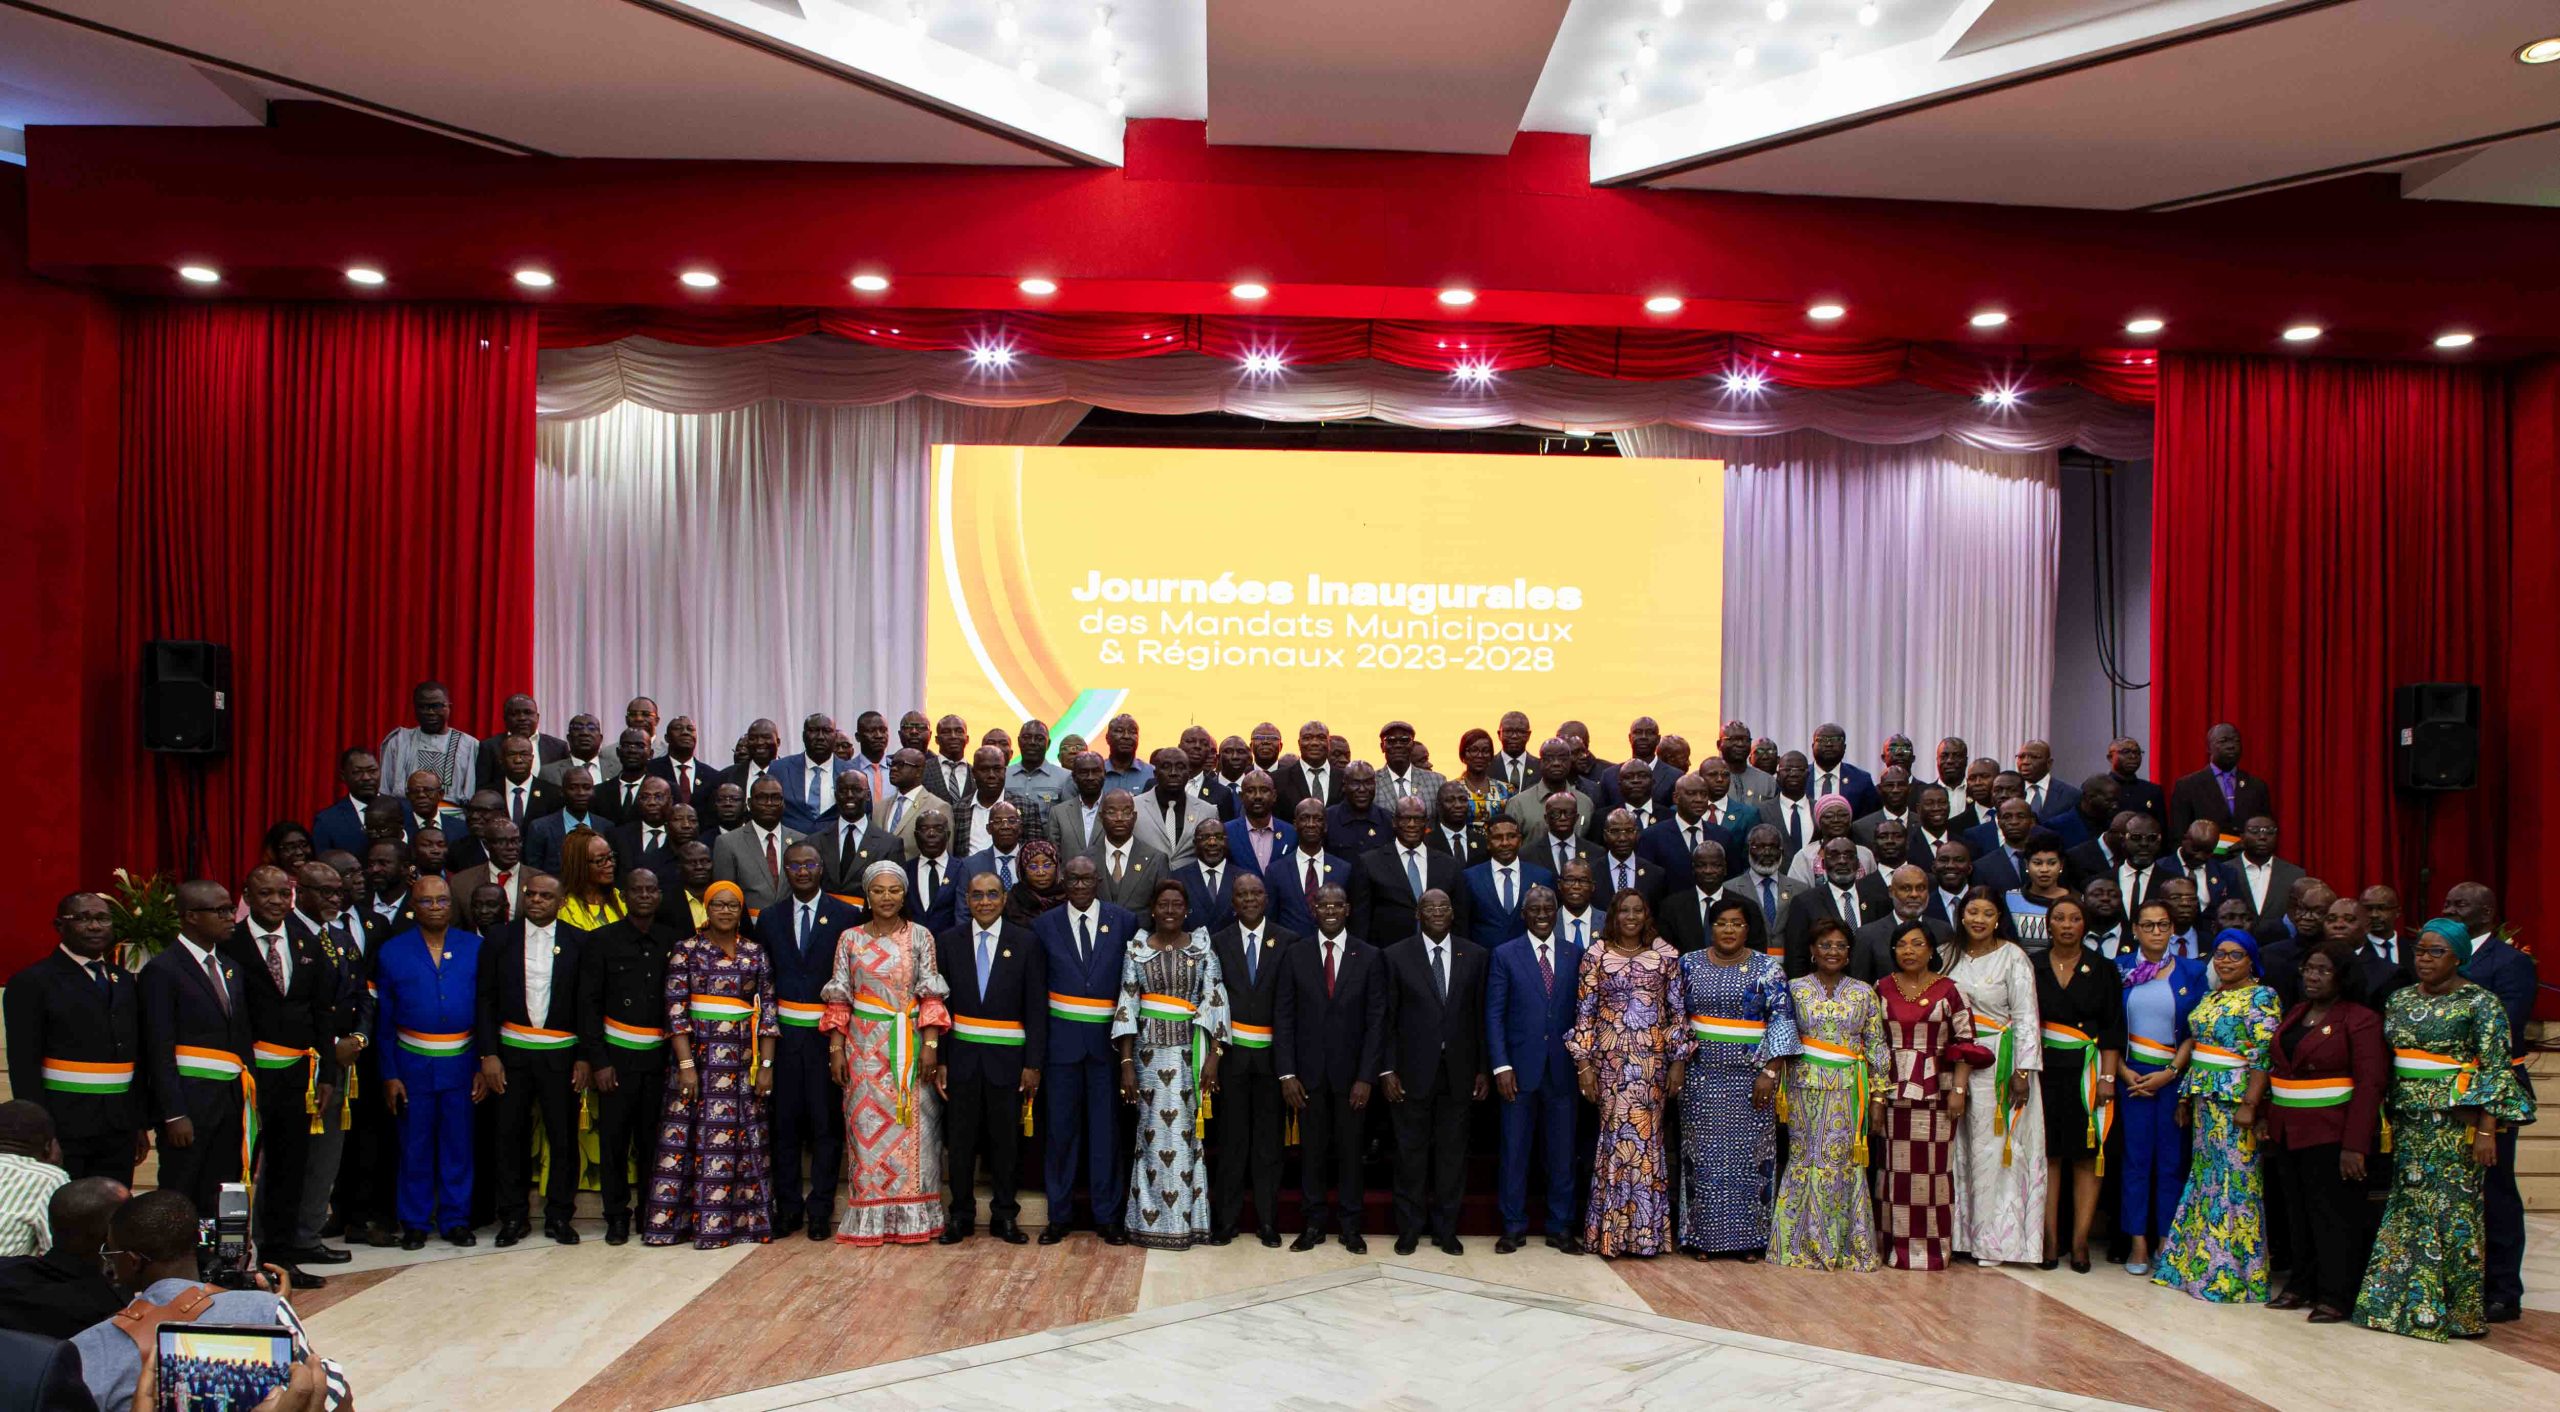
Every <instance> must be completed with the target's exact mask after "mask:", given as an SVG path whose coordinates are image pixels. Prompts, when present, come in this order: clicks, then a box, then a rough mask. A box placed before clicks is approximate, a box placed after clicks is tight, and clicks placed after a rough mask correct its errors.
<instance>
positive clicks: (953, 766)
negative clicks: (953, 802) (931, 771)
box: [942, 761, 969, 797]
mask: <svg viewBox="0 0 2560 1412" xmlns="http://www.w3.org/2000/svg"><path fill="white" fill-rule="evenodd" d="M942 775H943V778H945V779H947V780H949V781H950V782H951V793H952V794H953V796H955V797H957V796H958V795H959V793H960V791H961V790H963V789H965V788H967V787H968V781H969V773H968V767H967V766H965V765H962V764H960V763H959V762H958V761H953V762H952V763H950V764H948V765H945V766H943V767H942Z"/></svg>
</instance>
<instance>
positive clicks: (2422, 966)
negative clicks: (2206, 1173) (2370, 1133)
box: [2355, 917, 2533, 1343]
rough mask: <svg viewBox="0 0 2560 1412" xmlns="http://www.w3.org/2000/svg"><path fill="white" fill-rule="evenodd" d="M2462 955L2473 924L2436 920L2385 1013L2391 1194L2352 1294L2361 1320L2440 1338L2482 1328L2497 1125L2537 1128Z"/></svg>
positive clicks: (2504, 1041)
mask: <svg viewBox="0 0 2560 1412" xmlns="http://www.w3.org/2000/svg"><path fill="white" fill-rule="evenodd" d="M2470 959H2471V932H2470V929H2469V928H2467V927H2465V926H2463V925H2462V924H2461V923H2460V922H2457V921H2455V920H2453V919H2452V918H2450V917H2438V918H2437V919H2435V920H2434V921H2432V922H2429V923H2427V925H2426V929H2425V930H2424V931H2421V932H2419V933H2418V938H2417V942H2416V944H2415V945H2414V946H2413V947H2411V949H2410V954H2409V962H2410V967H2411V969H2413V970H2415V971H2416V972H2417V976H2418V983H2417V984H2416V985H2411V986H2403V987H2401V988H2400V989H2398V990H2395V991H2393V992H2391V999H2390V1000H2389V1001H2388V1002H2387V1003H2385V1005H2384V1006H2383V1012H2382V1032H2383V1038H2384V1040H2385V1041H2386V1042H2387V1043H2389V1044H2390V1046H2391V1098H2390V1109H2391V1138H2392V1150H2391V1196H2390V1200H2389V1201H2388V1203H2387V1204H2385V1205H2384V1207H2383V1208H2382V1233H2381V1235H2379V1236H2378V1237H2376V1238H2375V1240H2374V1244H2373V1258H2372V1259H2371V1260H2370V1261H2368V1262H2366V1265H2365V1274H2364V1288H2363V1289H2361V1290H2359V1291H2358V1292H2357V1294H2356V1313H2355V1319H2356V1322H2357V1323H2359V1324H2362V1325H2364V1326H2365V1327H2367V1328H2374V1329H2383V1330H2386V1331H2388V1332H2391V1333H2395V1334H2408V1335H2410V1336H2411V1337H2413V1338H2423V1339H2433V1340H2435V1341H2437V1342H2439V1343H2440V1342H2442V1341H2444V1340H2445V1339H2447V1338H2478V1337H2480V1336H2481V1335H2483V1334H2485V1333H2487V1332H2488V1328H2489V1326H2488V1323H2487V1321H2486V1317H2485V1316H2486V1313H2487V1310H2486V1307H2485V1306H2486V1299H2485V1296H2484V1294H2483V1291H2482V1285H2481V1281H2482V1274H2481V1264H2482V1259H2483V1256H2482V1250H2481V1247H2482V1244H2483V1241H2484V1240H2485V1236H2484V1234H2483V1232H2484V1229H2485V1228H2484V1226H2483V1225H2482V1222H2481V1195H2480V1192H2481V1182H2482V1180H2483V1176H2484V1174H2485V1173H2486V1172H2487V1171H2488V1170H2489V1168H2491V1167H2493V1166H2495V1165H2497V1158H2498V1131H2499V1128H2500V1126H2501V1125H2505V1124H2517V1123H2529V1122H2531V1121H2533V1097H2532V1095H2530V1094H2528V1093H2526V1092H2525V1090H2524V1087H2523V1086H2522V1085H2520V1084H2518V1083H2517V1082H2516V1080H2515V1075H2514V1073H2513V1072H2512V1071H2511V1070H2509V1069H2508V1067H2507V1064H2508V1058H2509V1056H2508V1053H2507V1049H2508V1030H2507V1013H2506V1011H2505V1010H2504V1009H2503V1008H2501V1007H2500V1006H2499V1004H2498V998H2497V997H2496V996H2494V995H2491V994H2490V993H2489V992H2488V991H2486V990H2484V989H2482V988H2481V987H2479V986H2477V985H2474V984H2473V983H2471V982H2470V981H2467V980H2465V979H2463V977H2462V967H2463V965H2464V964H2465V963H2467V962H2468V961H2470Z"/></svg>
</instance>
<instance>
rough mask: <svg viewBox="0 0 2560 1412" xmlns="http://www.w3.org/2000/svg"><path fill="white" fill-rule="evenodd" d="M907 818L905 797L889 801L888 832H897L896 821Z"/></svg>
mask: <svg viewBox="0 0 2560 1412" xmlns="http://www.w3.org/2000/svg"><path fill="white" fill-rule="evenodd" d="M906 816H907V797H906V796H905V795H903V794H901V795H899V796H898V797H897V798H895V799H892V800H890V801H889V832H891V833H896V832H897V831H898V821H899V820H900V819H903V818H905V817H906Z"/></svg>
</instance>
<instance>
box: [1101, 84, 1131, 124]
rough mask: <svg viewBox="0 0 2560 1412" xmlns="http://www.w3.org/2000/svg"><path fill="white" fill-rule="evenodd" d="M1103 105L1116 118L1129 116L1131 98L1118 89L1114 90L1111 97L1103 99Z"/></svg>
mask: <svg viewBox="0 0 2560 1412" xmlns="http://www.w3.org/2000/svg"><path fill="white" fill-rule="evenodd" d="M1102 106H1103V107H1104V109H1106V110H1107V111H1109V112H1110V114H1111V116H1113V117H1115V118H1125V117H1127V116H1129V100H1128V98H1127V97H1126V96H1124V95H1122V94H1121V93H1120V92H1119V91H1118V90H1116V89H1115V90H1113V91H1112V94H1111V96H1110V97H1109V98H1107V99H1105V100H1103V104H1102Z"/></svg>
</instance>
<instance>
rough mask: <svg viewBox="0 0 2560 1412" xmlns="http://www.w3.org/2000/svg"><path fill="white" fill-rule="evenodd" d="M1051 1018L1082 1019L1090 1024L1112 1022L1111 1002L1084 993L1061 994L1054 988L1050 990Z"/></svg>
mask: <svg viewBox="0 0 2560 1412" xmlns="http://www.w3.org/2000/svg"><path fill="white" fill-rule="evenodd" d="M1049 1018H1050V1019H1052V1020H1080V1021H1082V1022H1084V1023H1085V1024H1088V1025H1107V1024H1109V1023H1111V1002H1110V1001H1108V1000H1094V999H1091V998H1089V997H1086V996H1082V995H1060V994H1059V993H1057V992H1056V991H1054V990H1053V991H1051V992H1049Z"/></svg>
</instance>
